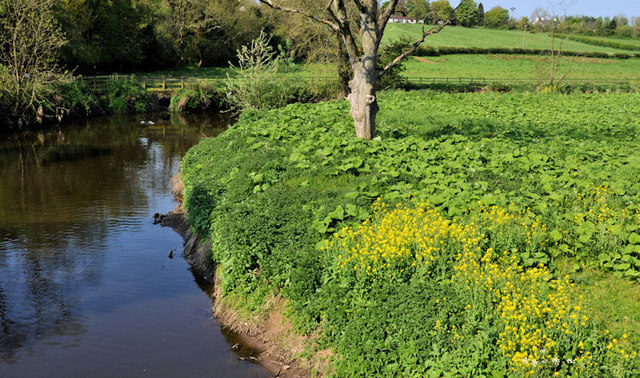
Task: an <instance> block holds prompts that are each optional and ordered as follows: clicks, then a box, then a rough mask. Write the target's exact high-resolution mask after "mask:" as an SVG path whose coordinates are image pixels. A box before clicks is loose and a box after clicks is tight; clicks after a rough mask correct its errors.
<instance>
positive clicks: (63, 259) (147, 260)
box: [0, 115, 264, 376]
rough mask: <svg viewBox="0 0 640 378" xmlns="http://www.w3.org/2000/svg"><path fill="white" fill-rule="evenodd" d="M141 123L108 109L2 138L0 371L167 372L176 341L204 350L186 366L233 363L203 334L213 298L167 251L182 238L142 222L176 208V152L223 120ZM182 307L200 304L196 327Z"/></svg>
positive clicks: (219, 341) (220, 340) (219, 127)
mask: <svg viewBox="0 0 640 378" xmlns="http://www.w3.org/2000/svg"><path fill="white" fill-rule="evenodd" d="M140 121H141V119H139V118H138V119H136V118H105V119H100V120H94V121H91V122H88V123H84V124H81V125H75V126H70V127H64V128H60V129H56V130H53V131H48V132H38V133H29V134H23V135H17V136H11V137H9V138H3V139H4V141H2V142H0V322H1V323H0V376H7V375H9V376H12V375H17V374H19V373H20V374H22V375H24V374H27V375H31V374H35V375H40V374H43V373H47V375H50V374H53V375H56V374H59V375H67V374H69V373H73V374H74V375H75V374H89V375H96V374H97V375H100V373H96V370H93V369H95V368H98V367H100V366H103V369H105V370H99V372H102V374H106V375H113V374H126V375H129V374H132V373H133V372H138V373H139V371H138V370H136V369H138V365H139V364H143V363H144V364H145V366H146V368H144V369H153V367H156V368H157V367H162V369H163V370H162V372H165V373H168V372H170V371H171V369H172V368H171V365H169V364H168V363H169V361H171V360H172V359H173V358H177V357H180V353H183V352H176V351H175V350H174V349H173V348H172V347H171V345H172V344H174V343H177V344H178V345H176V347H177V348H182V349H184V350H185V351H188V353H189V354H190V358H192V359H193V356H194V355H198V351H197V350H194V349H196V348H197V349H202V350H203V352H202V353H206V354H203V356H202V357H203V358H202V361H201V362H199V363H198V362H196V363H193V364H192V365H193V369H200V368H204V367H206V366H209V365H211V364H212V363H220V361H216V358H219V359H222V360H224V361H226V362H225V363H227V368H228V369H232V370H229V371H230V372H231V371H237V370H233V369H238V366H236V365H237V364H236V362H234V361H235V360H233V358H232V353H230V352H226V350H227V349H228V345H226V343H224V337H223V336H222V335H221V334H219V331H218V334H211V335H208V334H206V332H208V330H209V329H210V328H211V320H210V318H209V317H208V311H210V310H209V306H208V305H207V303H210V300H209V298H207V297H206V296H203V294H202V292H201V291H200V289H199V288H198V286H197V285H195V284H194V282H193V277H191V275H190V274H189V272H188V271H187V268H188V267H187V266H186V264H185V263H184V261H177V260H176V259H173V260H170V261H167V255H166V253H167V252H168V251H169V248H175V247H179V246H180V244H181V240H180V239H179V237H178V236H177V235H175V234H173V233H171V232H170V231H169V230H166V229H164V230H161V229H159V228H158V227H153V226H152V225H151V222H150V215H151V214H153V213H154V212H156V211H167V210H170V209H171V208H172V207H173V206H175V203H174V202H173V200H172V198H171V195H170V188H169V179H170V177H171V176H172V175H173V173H175V172H176V170H177V168H178V165H179V161H180V158H181V157H182V156H183V155H184V153H185V152H186V151H187V150H188V148H190V147H191V146H192V145H194V144H195V143H197V142H198V141H199V140H200V138H202V137H203V136H215V135H217V134H218V133H220V132H222V131H223V130H224V126H225V125H226V124H227V122H228V120H227V119H224V118H223V117H220V116H217V117H213V116H209V117H203V116H196V117H191V118H187V117H181V116H171V117H169V116H164V115H155V116H153V121H154V124H153V125H141V124H140ZM178 260H180V259H178ZM200 284H202V283H200ZM202 285H204V284H202ZM203 288H204V287H203ZM205 289H206V288H205ZM194 290H195V292H194ZM203 301H204V302H203ZM174 304H177V305H178V306H180V307H179V308H174V307H173V305H174ZM189 306H191V307H189ZM198 309H203V310H202V311H206V312H207V314H203V313H200V312H198V311H200V310H198ZM181 311H182V312H181ZM185 311H187V313H186V314H185V313H184V312H185ZM188 311H191V312H193V311H196V312H198V313H197V316H196V317H195V318H194V319H195V320H193V322H195V323H196V324H195V325H184V324H183V323H184V322H185V321H186V322H188V321H189V320H188V319H184V320H181V319H176V318H178V317H185V316H187V317H189V316H190V315H189V312H188ZM174 322H177V323H178V324H179V325H178V324H174ZM203 322H204V323H203ZM190 327H191V328H190ZM203 327H204V328H203ZM165 328H167V329H165ZM176 328H180V329H181V330H180V332H176V330H175V329H176ZM203 329H204V330H207V331H203ZM203 332H204V333H203ZM149 339H153V340H155V341H154V348H153V350H147V348H146V345H147V344H146V342H148V340H149ZM180 343H182V344H188V345H179V344H180ZM165 344H166V346H165ZM189 344H191V345H189ZM212 348H213V349H214V350H215V348H218V349H219V350H220V357H215V356H213V357H212V356H211V355H210V353H211V349H212ZM207 349H208V350H207ZM96 353H98V354H100V355H102V356H103V357H102V360H98V361H96V360H95V354H96ZM185 353H187V352H185ZM83 355H85V357H86V360H87V361H90V362H81V361H84V359H83V358H82V356H83ZM205 356H206V358H205ZM183 357H184V356H183ZM70 361H72V362H73V363H72V364H69V362H70ZM39 364H40V365H41V367H40V368H38V367H37V366H38V365H39ZM85 364H87V365H86V366H85ZM88 364H90V365H88ZM179 367H180V368H182V370H180V372H181V373H185V370H183V367H182V366H179ZM132 369H133V370H132ZM248 369H249V370H244V373H243V374H246V373H247V372H249V375H261V374H263V373H264V371H262V370H260V369H258V368H257V367H249V368H248ZM223 370H224V369H223ZM140 371H141V370H140ZM197 371H198V370H194V372H197ZM107 373H108V374H107Z"/></svg>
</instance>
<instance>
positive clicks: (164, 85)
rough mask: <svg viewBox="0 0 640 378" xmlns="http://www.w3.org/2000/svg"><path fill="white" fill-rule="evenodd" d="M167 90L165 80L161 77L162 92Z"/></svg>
mask: <svg viewBox="0 0 640 378" xmlns="http://www.w3.org/2000/svg"><path fill="white" fill-rule="evenodd" d="M166 89H167V78H166V77H163V78H162V90H163V91H164V90H166Z"/></svg>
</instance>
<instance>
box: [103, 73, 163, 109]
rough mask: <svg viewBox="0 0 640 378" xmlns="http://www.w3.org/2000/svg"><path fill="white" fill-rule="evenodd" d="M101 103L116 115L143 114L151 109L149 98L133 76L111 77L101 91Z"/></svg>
mask: <svg viewBox="0 0 640 378" xmlns="http://www.w3.org/2000/svg"><path fill="white" fill-rule="evenodd" d="M101 93H103V94H102V96H101V97H100V98H101V101H102V102H103V104H104V105H105V107H107V108H108V109H110V110H111V111H113V112H114V113H116V114H126V113H144V112H147V111H149V110H150V109H151V96H150V95H149V93H148V92H147V91H146V90H145V89H144V87H143V85H142V84H141V83H140V82H139V81H137V80H136V78H135V76H133V75H131V76H129V77H124V78H123V77H120V76H115V75H114V76H112V77H111V78H110V79H109V81H108V83H107V86H106V88H105V89H104V90H103V91H101Z"/></svg>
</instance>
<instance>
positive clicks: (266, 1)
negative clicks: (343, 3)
mask: <svg viewBox="0 0 640 378" xmlns="http://www.w3.org/2000/svg"><path fill="white" fill-rule="evenodd" d="M260 2H261V3H262V4H264V5H266V6H268V7H270V8H271V9H277V10H280V11H283V12H288V13H294V14H300V15H303V16H305V17H307V18H309V19H311V20H313V21H316V22H319V23H321V24H325V25H327V26H329V27H330V28H331V29H333V30H335V31H339V30H340V27H339V26H338V25H336V24H334V23H333V22H331V21H329V20H325V19H322V18H319V17H317V16H314V15H313V14H311V13H309V12H305V11H303V10H301V9H296V8H287V7H283V6H281V5H277V4H273V2H272V1H271V0H260ZM330 4H331V3H330Z"/></svg>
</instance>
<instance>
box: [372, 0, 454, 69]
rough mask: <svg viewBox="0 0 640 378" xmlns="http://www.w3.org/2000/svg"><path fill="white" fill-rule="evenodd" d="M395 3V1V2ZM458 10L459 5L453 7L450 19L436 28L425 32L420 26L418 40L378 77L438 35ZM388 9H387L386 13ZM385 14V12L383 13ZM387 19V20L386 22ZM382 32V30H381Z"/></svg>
mask: <svg viewBox="0 0 640 378" xmlns="http://www.w3.org/2000/svg"><path fill="white" fill-rule="evenodd" d="M396 3H397V1H396ZM458 8H460V4H458V6H457V7H455V9H454V10H453V12H451V17H450V18H449V19H448V20H447V21H444V22H442V21H441V22H440V23H439V24H438V26H437V27H435V28H431V29H429V30H425V27H424V24H423V25H422V36H421V37H420V39H419V40H418V41H416V42H415V43H414V44H413V45H411V47H410V48H409V49H408V50H407V51H405V52H404V53H402V54H400V55H399V56H398V57H397V58H395V59H394V60H393V61H391V63H389V64H387V66H386V67H385V68H383V69H382V70H381V71H380V72H379V73H378V77H380V76H382V75H384V74H385V73H387V72H388V71H389V70H390V69H392V68H393V66H395V65H396V64H398V63H400V62H402V60H404V59H405V58H406V57H408V56H409V55H411V54H413V53H414V52H415V51H416V49H417V48H418V47H420V45H421V44H422V42H424V40H425V39H426V38H427V37H428V36H430V35H433V34H438V33H440V32H441V31H442V29H444V27H445V26H447V25H449V24H450V23H451V19H452V18H453V15H455V14H456V13H457V12H458ZM388 10H389V9H387V11H388ZM385 13H386V12H385ZM388 20H389V19H387V21H388ZM382 30H384V29H382Z"/></svg>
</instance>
